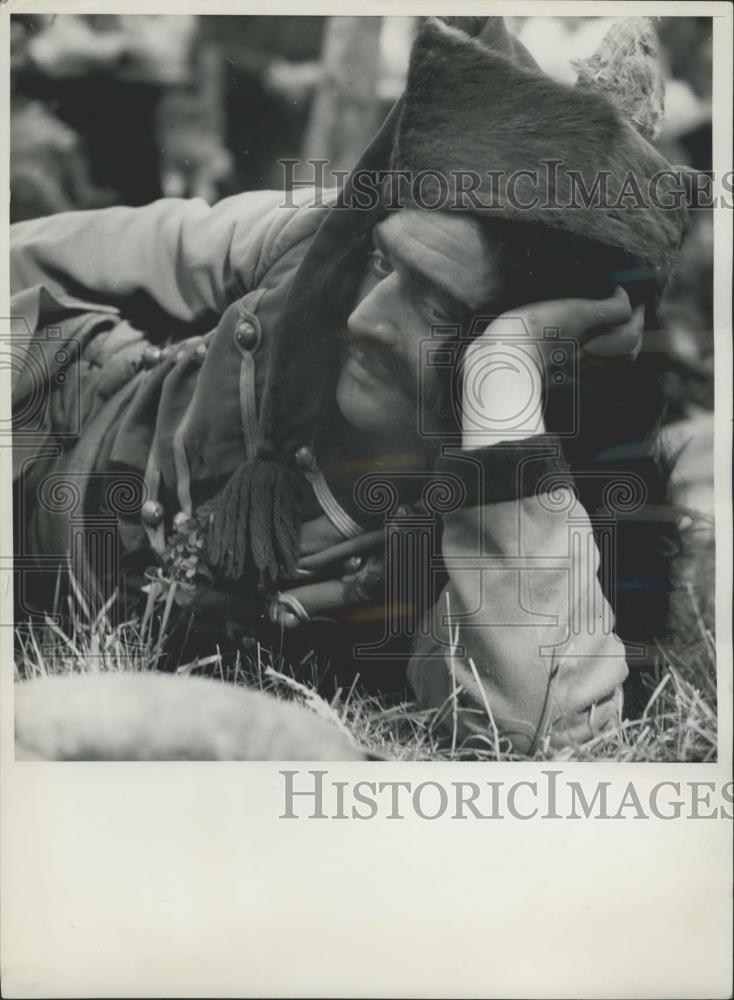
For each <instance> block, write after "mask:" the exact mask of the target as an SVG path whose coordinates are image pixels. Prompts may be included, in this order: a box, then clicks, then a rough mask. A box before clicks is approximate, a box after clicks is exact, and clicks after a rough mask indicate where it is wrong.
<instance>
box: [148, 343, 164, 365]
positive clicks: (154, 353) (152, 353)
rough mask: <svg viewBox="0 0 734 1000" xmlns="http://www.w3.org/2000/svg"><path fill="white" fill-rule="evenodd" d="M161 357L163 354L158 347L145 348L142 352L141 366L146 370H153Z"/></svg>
mask: <svg viewBox="0 0 734 1000" xmlns="http://www.w3.org/2000/svg"><path fill="white" fill-rule="evenodd" d="M162 356H163V352H162V351H161V349H160V347H146V348H145V350H144V351H143V365H144V366H145V367H146V368H155V366H156V365H157V364H158V363H159V362H160V360H161V358H162Z"/></svg>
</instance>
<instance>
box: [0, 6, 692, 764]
mask: <svg viewBox="0 0 734 1000" xmlns="http://www.w3.org/2000/svg"><path fill="white" fill-rule="evenodd" d="M650 31H651V29H650V27H649V25H646V24H643V25H642V28H641V29H640V28H639V26H638V28H637V29H636V30H635V31H634V32H633V33H632V34H631V35H630V34H625V32H629V29H628V28H627V27H625V28H623V29H622V31H621V33H620V32H619V31H617V32H616V34H614V35H613V36H610V39H608V40H607V41H606V43H605V46H606V47H605V48H604V49H603V51H602V52H601V54H597V56H596V57H594V58H595V59H596V64H595V63H594V58H593V59H592V60H591V61H590V62H589V64H588V66H587V69H588V68H589V67H592V68H595V73H592V72H590V71H589V72H585V71H584V70H583V69H582V72H581V73H580V77H579V83H578V84H577V86H576V87H569V86H567V85H565V84H561V83H558V82H555V81H553V80H551V79H549V78H548V77H546V76H545V75H544V74H543V73H542V72H541V71H540V70H539V68H538V67H537V65H536V64H535V63H534V61H533V60H532V58H531V56H530V55H529V54H528V53H527V52H526V51H525V50H524V49H523V48H522V46H520V45H519V43H518V42H517V40H516V39H514V38H513V37H512V36H511V35H510V34H509V33H508V32H507V30H506V29H505V27H504V24H503V22H502V20H501V19H499V18H487V19H473V18H461V19H446V20H442V19H437V18H429V19H428V20H427V21H425V22H424V23H423V25H422V26H421V28H420V30H419V34H418V37H417V39H416V43H415V45H414V49H413V52H412V55H411V62H410V68H409V74H408V81H407V86H406V92H405V94H404V96H403V97H402V98H401V100H400V101H399V102H398V105H397V106H396V108H395V109H394V110H393V112H392V113H391V114H390V116H389V117H388V119H387V121H386V122H385V124H384V126H383V128H382V129H381V131H380V133H379V134H378V136H377V137H376V139H375V140H374V142H373V143H372V145H371V146H370V148H369V149H368V150H367V152H366V153H365V155H364V157H363V158H362V160H361V162H360V163H359V164H358V167H357V168H356V169H355V172H354V173H353V174H352V175H351V177H350V178H348V179H347V181H346V183H345V185H344V187H343V188H342V190H341V192H340V193H339V194H338V195H337V194H333V195H325V194H324V193H322V192H320V191H317V192H306V193H304V192H300V193H299V195H298V197H294V196H293V195H292V192H291V193H289V194H288V197H287V198H286V197H285V196H284V194H283V193H282V192H281V193H278V192H262V193H253V194H243V195H239V196H235V197H233V198H229V199H226V200H225V201H222V202H220V203H219V204H217V205H215V206H214V207H211V208H210V207H208V206H206V205H204V204H203V203H201V202H186V201H179V200H174V199H168V200H163V201H159V202H156V203H154V204H152V205H150V206H148V207H145V208H142V209H130V208H113V209H106V210H103V211H96V212H79V213H70V214H64V215H59V216H55V217H52V218H47V219H41V220H37V221H34V222H28V223H22V224H20V225H18V226H16V227H15V228H14V231H13V247H12V266H13V281H14V288H15V290H16V297H15V300H14V311H13V315H14V316H16V317H18V316H22V317H24V318H25V323H26V329H27V330H28V331H29V332H30V333H32V334H33V337H32V339H31V340H30V342H29V345H28V352H27V356H26V358H27V362H26V366H25V368H24V370H23V371H22V373H21V374H20V376H19V378H18V381H17V385H16V388H15V402H16V408H17V413H18V414H19V416H18V418H17V422H16V428H17V436H16V439H15V449H14V457H15V466H16V472H17V487H18V489H17V494H16V511H17V512H19V517H18V523H17V527H16V531H17V534H18V539H19V541H18V552H19V554H20V556H21V557H22V558H21V559H20V560H19V566H20V574H19V577H18V579H19V586H18V594H17V596H18V598H19V601H20V603H21V607H22V608H26V609H27V608H29V607H31V606H35V607H38V606H39V603H40V605H41V606H44V603H45V607H46V609H48V607H49V606H50V601H51V598H50V596H47V597H46V598H43V597H39V596H38V592H39V590H41V588H42V585H43V583H44V581H45V582H46V583H47V584H48V585H49V587H52V586H53V583H54V581H53V579H51V578H50V577H51V576H52V575H53V574H50V573H49V570H48V567H49V565H50V564H51V563H52V562H53V560H52V559H51V557H54V556H55V557H57V558H58V559H60V560H61V559H64V558H66V556H67V554H68V553H71V554H72V558H73V561H74V567H75V573H76V577H77V580H81V581H82V582H83V583H84V584H86V585H87V586H88V584H89V581H90V579H93V581H94V586H95V588H99V592H100V593H103V594H104V593H106V592H107V591H105V584H107V585H108V587H109V585H112V586H114V585H115V584H116V583H117V582H118V576H121V578H122V579H123V580H124V582H125V586H126V590H125V593H126V599H127V601H128V605H129V606H130V602H135V600H136V595H137V597H138V598H140V595H141V592H142V588H143V587H144V586H145V587H146V591H145V593H146V594H147V597H146V596H145V594H144V595H143V596H142V598H140V599H141V601H142V606H144V605H145V603H146V601H147V602H148V603H149V604H150V602H151V601H152V600H153V598H154V597H155V595H156V594H160V595H162V596H166V595H167V597H168V598H169V600H168V608H169V610H171V609H172V608H176V607H178V608H179V621H180V628H181V630H185V631H186V635H187V637H188V640H190V639H191V636H192V634H197V635H198V637H199V639H198V641H199V643H200V644H201V643H204V645H205V644H206V642H208V643H209V648H210V649H212V648H213V647H214V644H215V642H216V643H221V642H222V641H223V637H225V636H228V637H229V638H230V640H231V642H232V644H233V646H234V647H237V646H238V645H239V644H241V642H242V641H244V642H247V641H250V642H251V641H252V640H253V639H256V640H258V641H265V642H268V641H269V642H273V641H275V642H276V643H278V642H281V641H282V635H283V633H285V634H286V635H287V636H288V637H290V638H292V645H291V646H290V647H287V648H290V649H297V648H298V643H299V642H300V643H301V648H304V649H310V648H312V647H313V645H314V643H315V642H317V640H318V638H319V636H320V638H323V634H324V633H325V634H326V635H327V636H328V639H329V642H330V651H331V655H332V656H335V655H336V657H337V659H339V662H340V664H341V667H342V668H343V667H344V663H345V661H346V659H349V658H354V659H355V660H356V663H357V669H359V670H360V672H361V675H362V677H363V678H364V679H366V680H367V682H368V683H371V684H373V685H374V686H377V687H380V688H381V689H383V690H385V689H395V688H399V687H400V684H401V683H402V681H403V677H404V673H405V665H406V660H407V659H408V658H409V664H408V666H407V676H408V679H409V681H410V684H411V685H412V688H413V690H414V693H415V696H416V697H417V699H418V701H419V703H420V704H421V705H423V706H425V707H428V708H435V709H438V710H441V714H442V716H443V718H444V719H445V720H446V721H447V724H448V725H450V726H452V727H453V728H454V731H455V732H456V733H457V735H458V737H459V738H461V739H467V738H470V739H476V740H479V741H481V740H486V739H488V738H490V736H492V738H498V737H499V738H506V739H507V740H508V741H510V742H511V744H512V746H513V748H514V749H515V750H516V751H518V752H530V751H532V750H533V749H534V748H535V747H536V746H537V744H538V741H539V740H541V739H546V738H547V739H549V740H550V741H551V742H552V743H554V744H557V745H565V744H577V743H581V742H583V741H585V740H588V739H590V738H592V737H593V736H594V735H595V734H598V733H599V732H600V731H602V730H603V729H604V728H605V727H609V726H614V725H615V724H616V723H617V722H618V721H619V719H620V712H621V707H622V684H623V682H624V681H625V678H626V677H627V674H628V670H629V666H628V664H629V665H633V664H634V665H639V664H644V663H645V662H646V650H647V648H648V644H649V643H650V642H651V640H652V638H653V636H655V635H660V634H661V633H662V631H663V630H664V627H665V618H666V611H667V597H668V590H669V564H670V558H671V555H672V552H673V545H674V540H675V517H674V513H673V511H672V508H670V507H669V506H668V504H669V491H668V477H667V475H666V473H665V470H664V469H663V468H662V465H661V462H660V456H659V451H658V447H657V438H656V424H657V421H658V419H659V417H660V408H661V396H660V390H659V387H658V382H657V371H656V362H655V359H654V357H652V356H648V355H646V353H645V352H643V353H642V354H640V348H641V346H642V344H643V341H644V336H643V327H651V326H653V327H654V325H655V305H656V303H657V302H658V300H659V298H660V295H661V292H662V290H663V288H664V285H665V283H666V280H667V277H668V275H669V273H670V271H671V269H672V267H673V264H674V261H675V258H676V254H677V252H678V249H679V247H680V243H681V241H682V238H683V232H684V226H685V211H684V209H683V208H681V207H680V205H677V206H676V205H675V204H674V205H673V206H672V207H663V206H662V205H660V204H657V203H656V204H647V205H645V206H644V207H640V206H635V205H633V206H629V205H627V204H625V203H623V202H618V203H617V204H616V205H615V207H614V208H612V209H609V208H607V209H605V208H600V207H599V206H595V205H587V206H584V205H580V206H579V205H576V206H573V205H571V206H569V202H568V199H567V198H566V199H565V200H562V205H561V204H560V202H559V199H560V196H561V195H564V194H565V195H568V185H569V183H571V182H570V181H569V176H572V175H573V174H574V172H575V173H576V176H577V178H578V177H580V178H581V179H582V181H583V182H584V187H585V189H586V190H587V191H589V190H591V189H592V188H593V185H594V178H596V177H598V176H600V175H602V174H606V175H608V178H609V179H610V186H611V189H612V193H613V192H614V191H615V190H616V191H617V192H618V191H619V189H620V188H621V186H622V185H623V184H624V182H625V178H626V177H628V175H629V174H630V173H631V174H632V175H633V176H634V178H635V179H636V181H637V182H638V184H639V185H640V186H644V185H645V184H646V183H649V182H650V180H651V179H652V178H653V177H654V176H656V175H657V174H659V173H660V172H662V171H664V170H665V168H666V167H667V164H666V163H665V161H664V160H663V159H662V158H661V157H660V156H659V155H658V153H657V152H656V151H655V149H654V148H653V146H652V145H651V144H650V142H649V141H648V138H646V136H647V137H650V136H652V134H653V133H654V127H655V116H656V108H655V96H656V91H655V88H654V87H653V88H652V98H651V94H650V92H648V91H647V90H646V88H644V87H642V89H641V90H640V89H639V88H640V79H641V77H640V76H639V75H638V77H637V78H636V82H635V84H634V85H635V86H637V87H638V91H639V92H638V93H634V92H630V91H629V89H628V90H626V91H624V90H623V92H622V93H621V94H619V93H615V90H614V86H613V85H611V84H610V82H609V81H610V73H609V72H606V73H605V72H599V67H600V65H602V64H603V65H602V69H607V70H608V69H609V65H610V63H613V61H614V59H615V58H618V57H619V50H620V46H622V45H623V43H624V42H625V40H627V41H629V38H630V37H631V38H633V39H634V41H635V44H636V45H638V46H639V47H640V51H642V52H643V54H644V55H645V57H646V58H647V57H648V56H649V52H650V51H651V47H653V46H654V42H653V40H652V36H651V35H650ZM615 46H616V47H615ZM610 53H611V55H610ZM629 56H630V53H629V51H628V50H626V51H625V52H624V54H623V57H624V58H625V59H628V58H629ZM600 60H601V63H600ZM644 66H645V71H646V72H651V70H650V64H649V62H645V64H644ZM617 68H619V67H617ZM595 78H596V79H597V81H598V80H601V84H600V85H599V86H594V79H595ZM611 78H612V80H613V78H614V72H612V73H611ZM642 82H643V83H644V82H645V78H644V74H642ZM548 160H556V161H559V162H560V163H562V164H563V172H562V173H561V174H557V175H554V176H555V180H553V181H551V182H550V184H551V187H552V190H546V192H545V194H546V196H547V197H546V198H543V199H535V202H533V199H532V198H529V197H527V189H526V188H522V186H520V187H518V186H517V185H516V184H515V185H514V187H513V188H512V189H510V186H509V185H507V186H505V187H502V185H500V189H499V190H498V189H497V188H493V189H492V196H491V198H489V199H488V198H487V197H485V196H486V195H487V193H488V190H487V187H486V185H487V183H488V178H489V179H490V180H491V179H492V175H493V176H494V178H495V179H496V178H497V176H499V175H502V176H504V177H505V178H507V177H510V176H512V175H513V174H514V175H517V174H518V172H519V173H520V174H521V175H523V174H524V175H525V176H526V177H527V176H530V175H532V174H533V172H534V171H535V172H536V173H537V172H540V174H541V175H542V176H546V177H547V176H548V171H547V161H548ZM388 166H390V167H391V168H392V171H393V173H392V175H391V176H392V177H393V178H395V177H400V176H402V177H405V176H408V177H411V176H412V177H415V176H417V175H421V174H422V175H423V177H424V179H426V178H427V179H428V185H427V186H424V187H422V188H421V191H420V198H416V190H415V188H414V187H411V186H410V185H409V186H408V191H409V195H410V194H412V195H413V198H414V200H413V201H412V202H411V201H410V196H409V197H408V199H407V200H406V199H405V198H397V199H395V198H394V197H393V196H394V194H395V192H394V190H393V189H390V190H388V189H387V188H386V187H384V186H383V187H382V188H380V191H381V193H382V197H380V198H375V199H372V200H370V199H369V198H368V199H367V200H365V199H364V198H362V197H361V196H360V192H361V193H362V194H364V190H365V189H364V178H365V176H373V177H376V176H377V174H376V172H377V171H379V170H384V169H385V168H386V167H388ZM467 171H474V174H475V175H476V176H477V177H480V178H481V181H480V182H478V186H477V185H474V186H473V187H472V189H471V191H469V192H467V190H466V188H465V187H464V186H463V182H462V181H461V180H460V179H458V178H460V177H461V176H462V172H463V173H464V174H466V172H467ZM488 172H489V173H488ZM559 176H560V177H561V179H560V180H558V177H559ZM431 177H432V178H433V180H434V182H435V183H437V184H438V186H439V188H441V184H442V182H440V180H439V181H437V180H436V178H439V179H440V178H448V180H447V181H446V183H447V185H448V188H447V191H445V192H443V194H446V193H449V194H450V195H451V197H450V198H449V199H448V200H447V199H446V198H445V197H444V198H443V199H442V200H441V199H437V198H436V199H434V195H435V194H436V191H435V190H432V189H431ZM516 180H517V177H516ZM358 181H360V182H361V187H360V184H359V183H358ZM467 193H468V194H469V195H471V196H472V197H469V198H468V199H467V198H459V197H457V196H459V195H462V194H464V195H466V194H467ZM439 194H441V191H439ZM431 199H433V200H431ZM439 201H440V204H439ZM428 202H430V203H431V204H434V205H437V210H434V211H428V210H427V209H426V203H428ZM548 202H550V204H549V203H548ZM34 351H35V352H37V356H38V357H40V358H42V359H43V363H44V365H45V368H44V369H43V371H44V372H45V374H44V376H43V379H44V382H43V385H42V390H43V391H42V395H43V396H44V398H47V400H48V405H47V406H46V407H45V409H43V421H42V426H41V427H40V430H39V431H38V433H36V434H35V435H34V436H32V438H26V437H24V435H23V420H24V419H26V417H27V414H28V412H30V411H31V410H32V409H33V408H32V407H31V406H30V405H29V400H30V399H31V398H32V397H33V393H34V392H37V390H38V376H37V372H38V371H39V370H41V369H39V367H38V365H36V366H35V367H34V366H33V364H31V361H32V358H33V357H34V356H35V355H34ZM638 355H639V357H638ZM34 377H35V382H34ZM34 412H35V411H34ZM75 428H76V430H75ZM77 431H78V433H77ZM60 484H66V485H67V486H68V485H69V484H71V485H72V486H73V487H74V504H75V506H74V508H73V510H72V509H71V507H70V506H69V505H68V504H66V505H65V504H63V503H61V502H59V497H58V493H59V486H60ZM125 484H127V485H129V486H131V496H132V499H130V497H127V498H125V499H124V502H120V497H119V496H117V499H116V500H114V501H113V500H112V499H111V497H112V496H113V495H114V494H115V488H116V487H119V486H121V485H123V486H124V485H125ZM138 486H139V487H140V488H139V489H138V488H137V487H138ZM118 493H119V490H118ZM111 514H112V515H115V516H116V519H117V525H116V534H115V546H113V547H112V548H111V549H110V550H109V551H108V550H107V549H105V547H104V546H105V544H106V543H104V542H101V541H99V538H100V537H101V536H99V533H98V535H97V536H96V537H97V541H96V542H94V541H93V539H94V537H95V535H94V526H95V524H97V525H99V523H100V519H101V520H104V518H105V517H107V518H108V519H109V516H110V515H111ZM105 523H107V522H105ZM80 525H81V528H80ZM80 537H81V539H82V544H80V543H79V538H80ZM105 537H106V536H105ZM113 549H114V551H115V552H118V551H119V565H118V564H117V561H116V560H115V559H114V558H113V555H111V553H112V551H113ZM600 552H601V560H600ZM34 560H35V561H34ZM152 563H155V564H156V566H157V569H156V572H155V573H154V574H151V572H150V569H149V567H150V566H151V564H152ZM133 607H134V603H133ZM615 616H616V625H615ZM192 622H193V625H192ZM202 637H204V638H202ZM336 637H339V638H338V639H336ZM335 640H336V641H335ZM339 642H341V646H340V645H339ZM172 644H173V645H175V639H174V640H172ZM335 650H338V651H339V652H337V653H335V652H334V651H335ZM352 653H354V656H353V657H351V656H349V655H348V654H352Z"/></svg>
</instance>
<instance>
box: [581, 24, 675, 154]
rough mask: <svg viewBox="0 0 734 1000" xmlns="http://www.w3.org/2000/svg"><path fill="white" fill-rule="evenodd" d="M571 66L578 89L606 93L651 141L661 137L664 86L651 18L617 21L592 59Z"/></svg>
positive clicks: (622, 113)
mask: <svg viewBox="0 0 734 1000" xmlns="http://www.w3.org/2000/svg"><path fill="white" fill-rule="evenodd" d="M572 65H573V67H574V69H576V70H578V74H579V75H578V79H577V80H576V86H577V87H579V88H585V89H589V90H596V91H600V92H601V93H603V94H604V96H605V97H606V98H607V100H609V101H610V102H611V103H612V104H613V105H614V106H615V107H616V108H617V110H618V111H619V112H620V114H621V115H622V116H623V117H624V118H626V119H627V121H628V122H629V123H630V124H631V125H633V126H634V127H635V128H636V129H637V131H638V132H639V133H640V135H642V136H643V138H645V139H647V140H648V142H654V141H655V140H656V139H657V138H658V137H659V135H660V130H661V128H662V122H663V114H664V110H663V103H664V96H665V85H664V83H663V76H662V73H661V71H660V62H659V58H658V40H657V35H656V33H655V29H654V27H653V24H652V21H651V19H650V18H649V17H627V18H624V20H621V21H617V22H616V23H615V24H613V25H612V27H611V28H610V29H609V31H608V32H607V33H606V35H605V36H604V38H603V39H602V40H601V43H600V45H599V47H598V48H597V50H596V51H595V52H594V54H593V55H592V56H590V57H589V58H588V59H577V60H574V61H573V63H572Z"/></svg>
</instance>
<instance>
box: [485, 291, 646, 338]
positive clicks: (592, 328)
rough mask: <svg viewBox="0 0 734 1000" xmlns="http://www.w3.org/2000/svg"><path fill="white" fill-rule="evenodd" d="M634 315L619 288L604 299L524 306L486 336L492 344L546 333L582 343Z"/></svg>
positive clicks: (496, 322)
mask: <svg viewBox="0 0 734 1000" xmlns="http://www.w3.org/2000/svg"><path fill="white" fill-rule="evenodd" d="M631 315H632V307H631V305H630V300H629V296H628V295H627V293H626V292H625V290H624V289H623V288H622V287H621V286H619V285H618V286H616V287H615V289H614V291H613V292H612V294H611V295H609V296H607V298H605V299H581V298H577V299H557V300H551V301H547V302H536V303H533V304H532V305H528V306H523V307H521V308H518V309H516V310H513V311H511V312H508V313H505V314H504V315H503V316H500V317H498V318H497V319H496V320H494V321H493V322H492V323H490V325H489V326H488V327H487V330H486V331H485V336H487V335H488V336H487V339H489V340H492V339H495V338H497V337H499V338H502V337H504V336H518V335H520V336H528V334H529V335H530V336H531V337H532V338H538V339H541V338H542V337H543V335H544V334H545V333H546V332H547V331H549V330H554V331H557V332H558V333H559V334H560V336H561V337H563V338H572V339H574V340H579V341H580V342H582V343H583V341H584V340H586V339H588V338H589V337H590V336H592V335H593V334H594V333H598V332H599V331H600V330H601V329H603V328H608V327H615V326H621V325H622V324H624V323H627V322H628V320H629V319H630V317H631ZM479 339H480V340H481V339H482V338H479Z"/></svg>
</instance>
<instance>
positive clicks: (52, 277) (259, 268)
mask: <svg viewBox="0 0 734 1000" xmlns="http://www.w3.org/2000/svg"><path fill="white" fill-rule="evenodd" d="M313 199H314V195H313V192H311V191H309V192H299V193H298V194H297V195H288V198H286V195H285V194H284V193H283V192H278V191H259V192H253V193H248V194H241V195H234V196H233V197H231V198H226V199H224V200H223V201H221V202H219V203H218V204H216V205H214V206H213V207H210V206H208V205H207V204H206V203H205V202H203V201H201V200H199V199H192V200H185V199H178V198H168V199H166V198H164V199H161V200H160V201H156V202H153V203H152V204H150V205H146V206H144V207H142V208H125V207H120V208H107V209H99V210H93V211H84V212H64V213H61V214H59V215H54V216H48V217H46V218H42V219H34V220H31V221H29V222H20V223H16V224H15V225H14V226H12V227H11V241H10V242H11V250H10V271H11V292H12V294H13V295H16V294H19V293H23V292H25V293H27V292H28V290H30V289H32V288H34V287H43V288H45V289H46V290H47V291H48V292H50V293H51V294H52V295H53V296H54V297H55V298H56V299H57V300H61V301H63V302H67V303H68V304H69V305H70V306H73V305H75V304H82V305H89V304H94V305H101V306H113V307H116V308H117V309H119V310H120V312H121V313H122V314H123V315H127V314H128V313H129V311H130V309H134V310H135V311H136V312H138V313H139V312H140V310H141V309H146V308H148V309H151V307H152V310H153V311H155V312H158V313H161V314H163V315H164V316H166V317H168V318H169V319H171V320H173V321H176V322H181V323H193V324H197V325H201V326H202V327H205V326H206V324H211V323H213V322H215V321H216V319H217V318H218V317H219V315H220V314H221V313H222V312H223V310H224V309H225V308H226V307H227V305H229V304H230V303H231V302H232V301H233V300H234V299H236V298H239V297H241V296H242V295H244V294H246V293H247V292H248V291H250V290H251V289H253V288H256V287H257V285H258V283H259V281H260V280H261V278H262V276H263V275H264V274H265V273H266V272H267V270H268V268H269V266H270V264H271V263H272V262H273V261H274V260H275V259H277V257H278V256H279V255H280V254H282V253H284V252H286V251H287V250H288V249H290V248H291V247H292V246H294V245H296V244H297V243H298V242H300V241H301V240H302V239H305V238H307V237H308V236H311V235H313V233H314V232H315V230H316V228H317V226H318V222H319V220H320V218H321V217H322V215H323V211H322V209H321V208H320V207H318V204H317V205H316V207H310V206H311V204H312V203H313ZM326 200H327V199H326V196H325V198H324V202H326ZM286 201H287V202H288V203H289V207H286V206H285V203H286Z"/></svg>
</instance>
